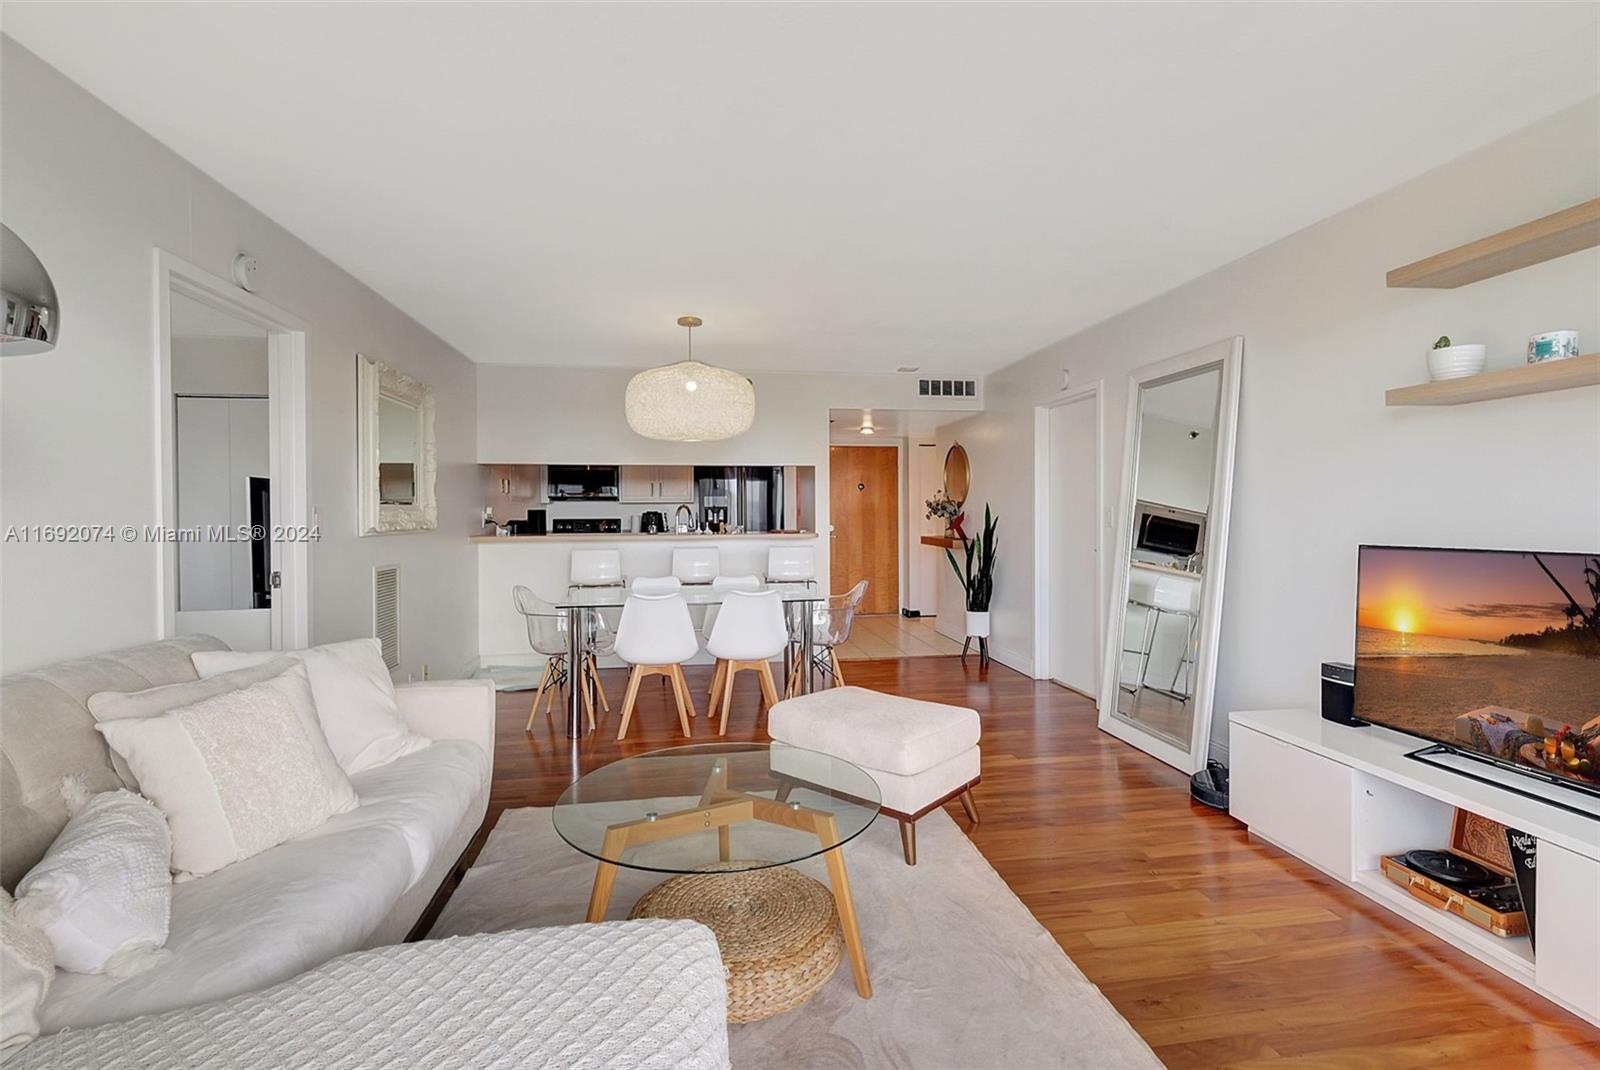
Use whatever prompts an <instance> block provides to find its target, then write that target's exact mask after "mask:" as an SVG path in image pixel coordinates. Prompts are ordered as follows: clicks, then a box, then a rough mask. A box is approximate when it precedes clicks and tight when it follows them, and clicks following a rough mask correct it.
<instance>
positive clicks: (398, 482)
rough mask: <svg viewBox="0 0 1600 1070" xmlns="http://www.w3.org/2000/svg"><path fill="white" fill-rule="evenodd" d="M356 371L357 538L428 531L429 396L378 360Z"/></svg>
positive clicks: (431, 519) (361, 360) (432, 524)
mask: <svg viewBox="0 0 1600 1070" xmlns="http://www.w3.org/2000/svg"><path fill="white" fill-rule="evenodd" d="M357 366H358V374H359V377H360V378H359V390H358V394H359V397H360V408H359V410H358V419H357V439H358V441H359V444H360V447H359V448H360V465H359V468H360V480H359V482H360V495H361V508H360V516H361V534H363V535H376V534H381V533H386V532H399V531H432V530H433V529H435V528H437V527H438V526H439V510H438V506H437V504H436V503H435V501H434V496H433V481H434V466H435V459H434V442H433V391H432V390H431V389H429V388H428V387H427V386H424V385H423V384H422V383H420V382H418V381H417V380H415V379H413V378H411V376H409V375H406V374H405V373H404V372H400V371H397V370H396V369H394V368H391V367H389V366H388V365H387V364H384V363H382V362H381V361H376V360H372V359H370V358H368V357H358V358H357Z"/></svg>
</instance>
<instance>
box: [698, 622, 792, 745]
mask: <svg viewBox="0 0 1600 1070" xmlns="http://www.w3.org/2000/svg"><path fill="white" fill-rule="evenodd" d="M788 646H789V629H788V628H787V627H786V626H785V625H784V620H783V596H782V595H780V594H779V593H778V592H777V591H740V590H732V591H729V592H728V597H727V599H726V601H724V602H723V603H722V612H721V613H719V614H717V623H716V627H714V628H713V629H712V630H711V638H710V640H709V641H708V642H707V643H706V651H707V652H708V653H709V654H710V655H711V656H712V657H714V658H716V659H717V668H716V671H715V672H714V673H713V674H712V678H711V695H712V705H711V708H710V709H708V710H707V711H706V716H707V718H708V719H709V718H710V716H711V711H712V710H714V709H715V708H716V702H717V700H718V698H720V699H721V701H722V721H721V724H720V726H719V727H718V729H717V732H718V734H719V735H724V736H725V735H727V734H728V709H729V707H730V706H731V705H732V704H733V681H734V678H735V677H736V676H737V675H738V674H739V673H740V672H743V671H744V670H746V669H750V670H754V671H755V673H756V675H757V676H758V677H759V678H760V680H761V698H762V701H763V702H764V704H765V705H766V707H767V709H769V710H770V709H772V707H774V706H776V705H777V704H778V685H777V684H776V683H775V682H774V681H773V679H772V661H771V659H773V658H776V657H780V656H782V655H783V653H784V651H785V650H786V649H788Z"/></svg>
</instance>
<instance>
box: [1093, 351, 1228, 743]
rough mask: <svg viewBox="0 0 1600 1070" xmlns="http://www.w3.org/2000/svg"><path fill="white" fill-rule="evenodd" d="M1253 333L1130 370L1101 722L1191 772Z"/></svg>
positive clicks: (1199, 739)
mask: <svg viewBox="0 0 1600 1070" xmlns="http://www.w3.org/2000/svg"><path fill="white" fill-rule="evenodd" d="M1243 361H1244V339H1243V338H1239V337H1235V338H1230V339H1226V340H1224V341H1221V342H1215V343H1213V344H1211V345H1208V346H1205V347H1203V348H1201V349H1197V350H1194V351H1193V352H1190V353H1184V354H1181V355H1180V356H1176V357H1173V358H1171V359H1170V360H1164V361H1160V362H1158V363H1156V364H1149V365H1146V366H1144V367H1142V368H1138V369H1135V370H1134V372H1133V373H1132V375H1130V376H1129V380H1128V421H1127V437H1126V441H1125V444H1124V448H1123V457H1124V461H1123V473H1122V484H1121V487H1122V494H1121V509H1120V512H1119V513H1118V516H1119V517H1120V523H1119V525H1118V530H1117V536H1116V541H1115V542H1114V543H1113V546H1114V547H1115V549H1116V557H1115V560H1114V570H1115V571H1114V575H1113V581H1112V587H1111V599H1110V618H1109V621H1108V623H1107V628H1106V636H1107V638H1108V640H1109V641H1108V642H1107V644H1106V658H1105V669H1104V678H1103V680H1102V686H1101V688H1100V700H1099V705H1100V728H1101V729H1102V730H1104V731H1106V732H1109V733H1111V734H1112V735H1114V736H1117V737H1118V738H1119V739H1123V740H1126V741H1127V742H1129V743H1131V744H1133V745H1134V746H1136V747H1138V748H1139V749H1140V750H1143V751H1145V752H1147V753H1149V754H1151V755H1153V756H1154V757H1156V758H1159V759H1161V760H1162V761H1164V762H1166V763H1167V764H1169V765H1173V766H1176V767H1177V768H1179V769H1182V770H1183V771H1184V772H1186V773H1194V772H1197V771H1198V770H1200V769H1202V768H1204V766H1205V763H1206V751H1207V747H1208V743H1209V740H1210V736H1211V718H1212V705H1213V699H1214V691H1215V685H1216V674H1217V673H1216V669H1217V665H1216V663H1217V639H1218V632H1219V629H1220V625H1221V622H1222V592H1223V578H1224V577H1223V573H1224V567H1225V565H1226V562H1227V549H1228V510H1229V505H1230V501H1231V498H1232V491H1233V457H1234V440H1235V437H1236V433H1237V426H1238V416H1239V376H1240V371H1241V365H1242V364H1243Z"/></svg>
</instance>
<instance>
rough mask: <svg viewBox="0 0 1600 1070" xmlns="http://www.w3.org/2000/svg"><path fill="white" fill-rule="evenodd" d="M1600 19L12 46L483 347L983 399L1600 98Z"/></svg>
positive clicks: (1231, 10)
mask: <svg viewBox="0 0 1600 1070" xmlns="http://www.w3.org/2000/svg"><path fill="white" fill-rule="evenodd" d="M1597 10H1600V9H1597V7H1596V6H1595V5H1592V4H1548V5H1545V4H1537V5H1536V4H1507V5H1491V4H1450V3H1442V4H1414V5H1366V4H1348V5H1334V4H1317V5H1309V4H1307V5H1301V4H1282V5H1272V4H1267V5H1246V4H1199V3H1196V4H1185V5H1146V4H1123V5H1099V4H1059V5H1042V4H1041V5H1021V4H1018V5H1003V6H1002V5H984V4H949V5H897V4H884V5H853V6H852V5H836V4H814V5H813V4H795V5H790V4H743V5H740V4H734V5H712V4H706V5H678V4H650V5H601V4H595V5H555V4H551V5H543V4H540V5H533V4H529V5H510V4H482V5H477V4H474V5H464V4H433V5H426V4H425V5H401V4H112V5H97V4H35V3H15V2H10V0H8V2H7V3H6V4H5V7H4V26H5V29H6V31H7V32H9V33H11V34H12V35H13V36H15V37H16V38H18V39H19V40H20V41H21V42H22V43H23V44H24V45H26V46H27V47H29V48H31V49H33V50H34V51H35V52H37V53H38V54H39V55H41V56H42V57H43V58H44V59H45V60H46V61H48V62H50V63H52V64H54V65H55V66H57V67H58V68H60V69H61V70H62V71H64V72H65V73H66V74H67V75H68V76H70V77H72V78H73V79H75V80H77V81H78V82H80V83H82V84H83V85H84V86H86V87H87V88H88V89H89V90H90V91H91V92H93V93H95V94H96V95H98V96H99V97H101V98H102V99H104V100H105V101H107V102H108V103H109V104H110V105H111V106H112V107H114V108H116V109H118V110H119V111H121V112H122V113H124V114H125V115H127V116H128V117H129V118H131V119H132V120H133V121H134V122H135V123H137V124H139V125H140V126H142V127H144V128H145V129H147V130H149V131H151V132H152V133H153V134H154V135H155V136H156V137H158V138H160V139H161V140H162V141H164V142H165V143H166V144H168V145H170V146H171V147H172V148H173V149H175V150H176V151H178V152H179V153H181V154H182V155H184V156H186V157H188V158H189V159H190V160H192V161H194V162H195V163H196V164H197V165H198V166H199V167H200V168H201V169H202V170H204V171H206V172H208V173H209V174H211V175H213V176H214V177H216V178H217V179H218V180H219V181H221V182H222V183H223V184H224V185H226V186H228V187H229V188H231V189H233V190H235V191H236V192H238V193H239V194H240V195H242V196H243V197H244V198H245V199H246V200H248V201H250V202H252V203H253V204H255V205H256V206H258V207H259V208H261V209H262V210H263V211H265V212H266V213H267V214H269V215H271V216H272V217H274V218H275V219H277V220H278V221H279V222H281V223H283V224H284V225H285V226H287V227H288V228H289V229H290V230H292V231H294V232H295V233H297V234H299V235H300V236H301V237H302V238H304V239H305V240H306V241H308V242H310V243H311V244H312V245H313V246H315V247H317V248H318V249H320V250H321V251H322V252H324V253H326V254H327V255H328V256H330V257H331V258H333V259H334V260H335V261H337V262H338V263H339V264H341V265H342V266H344V267H345V268H346V269H348V270H350V271H351V272H353V273H354V274H355V275H357V276H358V277H359V278H361V279H362V280H364V281H365V282H367V283H368V284H369V285H371V286H373V287H374V288H375V289H377V290H378V291H379V292H380V293H382V294H384V295H385V296H386V297H388V298H389V299H390V300H392V301H394V302H395V303H397V304H399V305H400V306H402V307H403V308H405V309H407V310H408V311H410V312H411V313H412V314H413V315H414V316H415V317H416V318H417V319H418V320H420V321H421V322H423V323H424V324H425V325H427V326H428V327H430V328H432V329H433V330H434V331H436V332H437V333H438V334H439V335H441V336H442V337H443V338H445V339H446V340H447V341H449V342H450V343H452V344H453V345H455V346H456V347H457V348H459V349H461V350H462V351H463V352H464V353H466V354H467V355H468V356H470V357H472V358H473V359H475V360H480V361H493V362H517V363H535V364H576V365H625V366H640V365H646V364H650V363H659V362H662V361H667V360H676V359H678V358H679V357H680V356H681V353H682V338H681V331H679V329H678V328H676V327H675V326H674V325H673V320H674V319H675V318H676V317H677V316H678V315H679V314H682V313H696V314H699V315H701V316H703V317H705V320H706V326H705V329H704V330H702V331H699V332H696V333H697V334H698V335H699V337H697V338H696V339H695V341H696V350H697V354H698V355H701V356H704V357H705V358H706V359H709V360H714V361H718V362H721V363H725V364H728V365H730V366H733V367H737V368H740V369H743V370H748V371H757V370H783V369H808V370H833V371H888V370H891V369H893V368H894V367H895V366H896V365H900V364H916V365H920V366H921V367H922V369H923V370H924V371H927V372H943V373H947V374H948V373H951V372H957V371H960V372H965V373H968V374H974V373H981V372H984V371H988V370H992V369H994V368H997V367H1000V366H1003V365H1005V364H1008V363H1010V362H1012V361H1014V360H1016V359H1018V358H1020V357H1022V356H1024V355H1025V354H1027V353H1029V352H1031V351H1033V350H1034V349H1036V348H1039V347H1041V346H1043V345H1045V344H1047V343H1049V342H1051V341H1054V340H1055V339H1058V338H1061V337H1063V336H1065V335H1068V334H1070V333H1072V332H1074V331H1076V330H1078V329H1080V328H1083V327H1085V326H1088V325H1090V324H1092V323H1095V322H1097V321H1099V320H1101V319H1104V318H1105V317H1107V316H1109V315H1112V314H1114V313H1116V312H1118V311H1120V310H1122V309H1125V308H1127V307H1129V306H1131V305H1133V304H1136V303H1138V302H1140V301H1142V300H1144V299H1147V298H1149V297H1152V296H1154V295H1156V294H1159V293H1161V292H1163V291H1165V290H1168V289H1170V288H1171V287H1173V286H1175V285H1178V284H1180V283H1182V282H1184V281H1186V280H1188V279H1190V278H1193V277H1195V276H1197V275H1200V274H1203V273H1205V272H1206V271H1208V270H1210V269H1212V268H1215V267H1217V266H1219V265H1221V264H1223V263H1226V262H1227V261H1229V260H1232V259H1235V258H1237V257H1238V256H1241V255H1243V254H1244V253H1247V252H1249V251H1251V250H1253V249H1256V248H1259V247H1261V246H1262V245H1265V244H1267V243H1269V242H1271V241H1274V240H1276V239H1278V238H1280V237H1282V236H1284V235H1286V234H1288V233H1291V232H1293V231H1295V230H1297V229H1299V228H1301V227H1304V226H1306V225H1308V224H1310V223H1312V222H1314V221H1316V220H1318V219H1321V218H1324V217H1326V216H1328V215H1330V214H1332V213H1334V212H1336V211H1339V210H1340V209H1343V208H1345V207H1347V206H1349V205H1351V204H1354V203H1356V202H1358V201H1360V200H1362V199H1364V198H1366V197H1369V196H1371V195H1373V194H1375V193H1377V192H1379V191H1381V190H1384V189H1386V188H1388V187H1390V186H1393V185H1395V184H1396V183H1398V182H1400V181H1403V180H1404V179H1406V178H1409V177H1411V176H1413V175H1416V174H1419V173H1421V172H1423V171H1425V170H1427V169H1429V168H1431V167H1434V166H1437V165H1438V164H1441V163H1443V162H1445V161H1446V160H1449V159H1451V158H1453V157H1455V156H1457V155H1459V154H1461V153H1463V152H1465V151H1467V150H1470V149H1472V148H1474V147H1476V146H1478V145H1481V144H1484V143H1486V142H1488V141H1491V140H1493V139H1495V138H1497V137H1499V136H1501V135H1503V134H1505V133H1507V132H1509V131H1511V130H1513V129H1515V128H1517V127H1519V126H1522V125H1525V124H1527V123H1528V122H1530V121H1532V120H1534V119H1537V118H1539V117H1541V116H1544V115H1547V114H1550V113H1552V112H1554V111H1557V110H1559V109H1561V108H1562V107H1565V106H1566V105H1568V104H1571V103H1573V102H1575V101H1576V100H1578V99H1580V98H1582V97H1584V96H1586V95H1590V94H1593V93H1594V92H1595V91H1596V85H1597V83H1596V78H1595V62H1594V60H1595V40H1596V35H1597V32H1600V22H1597ZM130 42H133V43H135V44H133V45H130ZM1529 166H1536V167H1537V166H1552V164H1551V162H1550V161H1530V164H1529ZM270 269H271V268H270V265H264V271H265V272H270Z"/></svg>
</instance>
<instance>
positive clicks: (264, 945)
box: [42, 804, 461, 1032]
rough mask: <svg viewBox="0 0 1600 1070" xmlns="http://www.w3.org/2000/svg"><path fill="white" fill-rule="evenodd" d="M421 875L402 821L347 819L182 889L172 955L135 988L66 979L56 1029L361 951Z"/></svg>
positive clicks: (237, 989) (48, 1017)
mask: <svg viewBox="0 0 1600 1070" xmlns="http://www.w3.org/2000/svg"><path fill="white" fill-rule="evenodd" d="M441 805H442V804H441ZM460 816H461V815H460V814H457V815H455V818H456V820H460ZM415 872H416V862H415V859H414V856H413V852H412V845H411V842H410V841H409V840H408V839H407V838H406V837H405V836H404V835H403V834H402V833H400V832H399V831H398V830H397V829H396V828H395V827H394V824H393V823H392V821H389V820H385V819H384V818H383V816H382V815H381V814H376V813H373V812H371V811H369V810H368V809H367V808H366V807H358V808H357V809H355V810H351V811H350V812H349V813H345V814H340V815H339V816H337V817H335V818H333V819H331V820H330V821H328V822H327V824H325V825H323V826H322V827H321V828H320V829H317V830H316V831H315V832H314V833H312V834H311V835H309V836H305V837H302V838H300V839H297V840H290V841H289V842H288V843H284V844H280V845H278V846H277V847H274V848H272V849H271V850H267V851H263V852H262V853H260V854H258V855H255V856H254V857H251V858H247V859H245V860H244V861H243V862H236V863H234V864H233V865H231V866H228V867H227V868H225V869H221V870H218V871H217V872H216V873H213V874H210V875H209V876H206V877H202V878H200V879H199V880H193V881H186V882H184V883H181V884H178V885H175V886H174V888H173V896H172V924H171V930H170V933H169V935H168V937H167V950H168V951H170V952H171V957H170V958H168V959H167V960H166V961H164V962H162V963H161V964H160V965H158V966H156V967H155V968H153V969H151V970H148V971H146V972H145V973H142V974H140V975H138V976H137V977H131V978H127V979H124V980H117V979H114V978H111V977H107V976H105V975H93V974H71V973H59V974H57V975H56V984H55V987H54V988H52V989H51V991H50V996H49V998H48V999H47V1000H46V1001H45V1005H44V1009H43V1014H42V1018H43V1023H44V1028H45V1031H46V1032H54V1031H56V1030H58V1029H62V1028H66V1027H69V1026H70V1027H74V1028H82V1027H84V1026H91V1025H98V1024H100V1023H101V1022H114V1021H121V1020H123V1019H125V1018H131V1017H133V1016H134V1015H138V1014H155V1013H159V1012H161V1011H166V1010H171V1009H172V1008H174V1007H183V1006H188V1005H190V1004H193V1003H199V1002H202V1001H205V1000H210V999H223V998H226V997H228V996H233V995H237V994H239V993H241V992H249V991H253V990H254V989H257V988H262V987H264V986H266V985H270V984H276V983H277V982H279V981H283V980H286V979H288V978H290V977H293V976H294V975H296V974H298V973H302V972H304V971H305V970H308V969H311V968H312V967H314V966H317V965H319V964H320V963H323V962H326V961H327V960H328V959H329V958H331V957H333V956H334V955H341V954H344V953H346V952H348V951H354V950H357V949H359V948H361V947H363V946H365V945H366V942H367V937H368V934H370V933H371V932H372V931H373V930H374V929H376V928H377V927H378V925H379V924H380V923H381V922H383V920H384V919H385V917H386V916H387V915H388V913H389V910H390V908H392V907H393V906H394V904H395V902H396V901H397V900H398V899H399V898H400V897H401V896H402V895H403V894H404V893H405V891H406V889H407V888H408V887H410V885H411V883H412V881H413V880H414V875H415Z"/></svg>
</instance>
